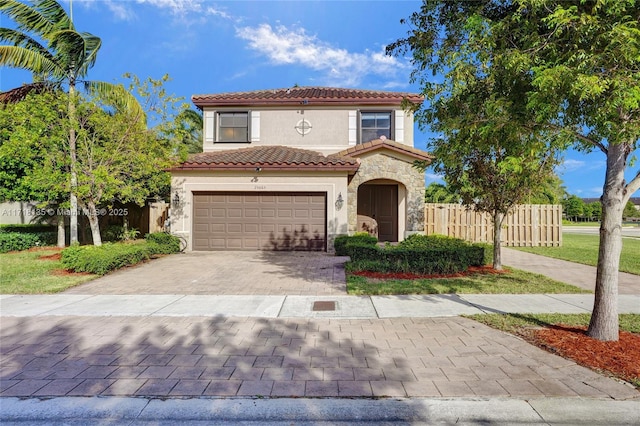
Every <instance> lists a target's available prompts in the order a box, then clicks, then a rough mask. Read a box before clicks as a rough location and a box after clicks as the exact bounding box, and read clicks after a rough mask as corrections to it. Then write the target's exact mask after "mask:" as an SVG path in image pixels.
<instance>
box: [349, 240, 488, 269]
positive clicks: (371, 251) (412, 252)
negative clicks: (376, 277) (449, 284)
mask: <svg viewBox="0 0 640 426" xmlns="http://www.w3.org/2000/svg"><path fill="white" fill-rule="evenodd" d="M344 251H345V253H346V254H347V255H348V256H350V257H351V261H352V262H353V265H351V266H350V269H352V270H365V271H372V272H410V273H414V274H450V273H456V272H463V271H466V270H467V269H468V268H469V266H481V265H484V259H485V247H484V246H481V245H475V244H470V243H468V242H466V241H463V240H460V239H457V238H449V237H445V236H424V235H412V236H410V237H409V238H407V239H406V240H404V241H403V242H401V243H400V244H398V245H397V246H390V245H389V246H385V247H384V248H381V247H378V246H376V245H373V246H371V245H366V244H352V243H348V244H345V247H344ZM353 268H357V269H353Z"/></svg>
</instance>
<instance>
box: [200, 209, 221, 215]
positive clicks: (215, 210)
mask: <svg viewBox="0 0 640 426" xmlns="http://www.w3.org/2000/svg"><path fill="white" fill-rule="evenodd" d="M209 212H210V216H211V217H227V211H226V210H225V209H209ZM196 213H197V212H196ZM196 217H197V216H196ZM205 217H206V216H205Z"/></svg>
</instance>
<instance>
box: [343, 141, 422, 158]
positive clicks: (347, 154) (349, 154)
mask: <svg viewBox="0 0 640 426" xmlns="http://www.w3.org/2000/svg"><path fill="white" fill-rule="evenodd" d="M382 148H386V149H389V150H391V151H395V152H399V153H403V154H405V155H409V156H410V157H413V158H415V159H416V160H423V161H429V162H431V160H433V157H432V156H431V155H430V154H429V153H428V152H425V151H422V150H420V149H417V148H414V147H412V146H409V145H405V144H402V143H399V142H396V141H392V140H389V139H376V140H373V141H371V142H365V143H361V144H358V145H356V146H352V147H350V148H348V149H345V150H344V151H340V152H338V153H336V154H333V155H331V156H330V157H333V156H336V157H340V158H355V157H358V156H359V155H360V154H363V153H365V152H369V151H375V150H377V149H382Z"/></svg>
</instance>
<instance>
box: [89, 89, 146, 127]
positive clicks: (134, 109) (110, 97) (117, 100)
mask: <svg viewBox="0 0 640 426" xmlns="http://www.w3.org/2000/svg"><path fill="white" fill-rule="evenodd" d="M84 87H85V90H86V91H87V92H89V93H91V94H92V95H94V96H98V97H99V98H100V99H102V100H103V101H104V102H105V103H106V104H108V105H111V106H113V107H114V108H116V110H118V111H126V112H128V113H130V114H134V115H138V116H140V117H141V121H142V122H145V121H146V118H145V113H144V110H143V109H142V106H141V105H140V102H138V100H137V99H136V97H135V96H133V94H131V93H130V92H129V91H128V90H127V89H126V88H125V87H124V86H123V85H122V84H112V83H107V82H105V81H85V82H84Z"/></svg>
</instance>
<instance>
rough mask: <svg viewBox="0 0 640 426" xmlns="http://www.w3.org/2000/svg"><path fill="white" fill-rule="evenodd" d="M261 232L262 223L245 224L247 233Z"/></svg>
mask: <svg viewBox="0 0 640 426" xmlns="http://www.w3.org/2000/svg"><path fill="white" fill-rule="evenodd" d="M259 232H260V224H258V223H245V224H244V233H245V234H257V233H259Z"/></svg>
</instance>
